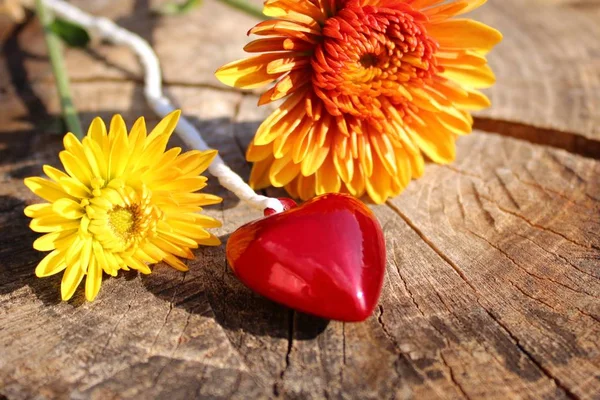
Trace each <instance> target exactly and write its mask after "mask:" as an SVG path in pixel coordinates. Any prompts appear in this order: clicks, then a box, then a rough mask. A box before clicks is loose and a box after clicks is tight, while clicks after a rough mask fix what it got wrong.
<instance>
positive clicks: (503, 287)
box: [0, 0, 600, 399]
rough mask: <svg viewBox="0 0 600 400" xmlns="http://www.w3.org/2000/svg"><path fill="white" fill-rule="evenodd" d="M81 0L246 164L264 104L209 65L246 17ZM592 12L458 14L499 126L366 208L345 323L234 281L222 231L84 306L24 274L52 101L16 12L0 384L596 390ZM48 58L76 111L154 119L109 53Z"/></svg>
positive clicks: (22, 390) (0, 266)
mask: <svg viewBox="0 0 600 400" xmlns="http://www.w3.org/2000/svg"><path fill="white" fill-rule="evenodd" d="M79 3H80V4H84V5H85V7H87V8H88V9H89V10H91V11H94V12H97V13H101V14H103V15H107V16H110V17H112V18H115V19H117V20H118V21H119V22H121V23H123V24H125V25H126V26H128V27H130V28H132V29H134V30H136V31H138V32H139V33H140V34H142V35H144V36H145V37H146V38H148V39H150V40H152V41H153V43H154V45H155V46H156V48H157V49H158V52H159V55H160V57H161V60H162V64H163V67H164V69H165V80H166V82H167V90H168V94H169V96H171V97H172V98H173V99H174V100H175V101H176V102H177V103H178V104H179V105H180V106H181V107H182V109H183V110H184V112H185V114H186V115H187V116H188V117H190V118H191V119H192V121H193V122H194V123H195V124H196V125H197V126H198V127H199V128H200V129H201V130H202V131H203V132H204V133H205V134H206V136H207V139H208V141H209V142H210V144H211V145H213V146H214V147H216V148H218V149H219V150H220V151H221V154H222V156H223V157H224V158H225V159H226V161H227V162H228V163H230V164H231V166H232V167H233V168H234V169H235V170H236V171H238V172H239V173H241V174H242V176H245V177H247V175H248V173H249V166H248V165H247V164H246V162H245V160H244V157H243V151H244V148H245V146H246V145H247V143H248V142H249V140H250V138H251V136H252V134H253V132H254V130H255V129H256V127H257V124H258V122H259V121H260V120H261V119H262V118H263V117H264V116H265V115H266V114H267V113H268V110H266V109H257V108H256V106H255V103H256V97H255V96H254V95H253V94H241V93H238V92H235V91H230V90H226V89H224V88H222V87H221V86H219V85H218V84H217V83H216V81H215V80H214V79H213V78H212V72H213V71H214V69H215V68H216V67H218V66H219V65H220V64H221V63H223V62H225V61H229V60H231V59H234V58H236V57H237V56H241V55H242V53H241V50H240V48H241V45H242V44H243V43H244V41H245V40H246V39H245V37H243V36H242V34H243V32H244V31H245V30H246V29H247V28H248V27H249V26H250V25H251V24H252V23H253V20H252V19H251V18H249V17H247V16H244V15H240V14H238V13H236V12H234V11H230V10H228V9H227V8H225V7H224V6H223V5H221V4H218V3H215V2H213V1H209V0H207V1H206V4H205V5H204V6H203V7H202V8H200V9H198V10H197V11H194V12H193V13H191V14H189V15H186V16H184V17H171V18H151V17H150V14H149V12H148V7H149V6H151V5H152V4H154V3H152V4H148V2H147V1H141V0H140V1H135V2H133V1H108V0H102V1H94V2H84V1H79ZM599 10H600V6H599V5H598V3H597V2H594V1H578V2H566V1H565V2H559V1H539V2H536V1H533V0H530V1H519V0H511V1H490V2H488V6H486V7H484V8H483V9H482V10H481V11H479V12H478V17H479V18H480V19H482V20H485V21H487V22H489V23H492V24H493V25H495V26H496V27H499V28H500V29H502V30H503V31H504V34H505V37H506V39H505V42H504V43H503V44H502V45H501V46H500V47H499V49H498V51H497V52H496V53H493V54H492V57H491V62H492V64H493V65H494V67H495V69H496V70H497V72H498V77H499V83H498V85H497V86H496V87H495V88H494V89H493V90H492V91H491V96H492V98H493V100H494V101H495V106H494V107H493V108H492V109H490V110H489V111H485V112H483V113H481V115H480V118H479V120H478V123H479V124H480V126H481V127H482V128H483V129H485V130H492V131H493V130H496V131H497V133H500V134H501V135H498V134H496V133H484V132H481V131H476V132H475V133H473V135H471V136H469V137H465V138H461V139H460V140H459V142H458V143H459V144H458V158H457V161H456V162H455V163H454V164H452V165H450V166H446V167H442V166H436V165H429V166H428V167H427V170H426V173H425V176H424V177H423V178H422V179H420V180H418V181H414V182H412V183H411V184H410V186H409V187H408V189H407V190H406V191H405V192H404V193H403V194H402V195H400V196H398V197H397V198H395V199H393V200H391V201H389V202H388V204H386V205H383V206H378V207H373V209H374V210H375V212H376V214H377V215H378V217H379V219H380V220H381V222H382V226H383V228H384V230H385V235H386V241H387V246H388V265H387V274H386V280H385V287H384V290H383V294H382V298H381V303H380V305H379V307H378V310H377V311H376V313H375V315H373V316H372V317H371V318H370V319H368V320H367V321H366V322H364V323H360V324H344V323H339V322H333V321H332V322H329V321H324V320H320V319H316V318H313V317H310V316H307V315H303V314H298V313H295V312H293V311H290V310H288V309H286V308H284V307H281V306H278V305H276V304H273V303H272V302H270V301H268V300H265V299H264V298H261V297H259V296H257V295H254V294H253V293H252V292H250V291H249V290H248V289H246V288H245V287H244V286H243V285H242V284H240V283H239V282H238V281H237V280H236V279H235V277H234V276H233V275H232V274H231V272H230V271H229V269H228V267H227V265H226V262H225V257H224V246H221V247H218V248H204V249H200V250H198V251H197V252H196V254H197V257H196V259H195V260H193V261H191V262H190V263H189V265H190V271H189V272H188V273H185V274H183V273H179V272H176V271H174V270H172V269H170V268H168V267H165V266H162V265H159V266H157V267H156V268H155V270H154V273H152V274H151V275H149V276H139V275H137V274H133V273H130V274H121V275H120V276H119V277H117V278H108V279H106V280H105V282H104V284H103V286H102V290H101V292H100V295H99V296H98V299H97V300H96V301H95V302H93V303H86V302H85V301H84V299H83V293H82V292H81V291H78V292H77V293H76V295H75V297H74V299H73V300H72V301H70V302H68V303H63V302H61V301H60V298H59V285H60V277H54V278H46V279H38V278H35V276H34V274H33V271H34V268H35V265H36V263H37V262H38V261H39V260H40V259H41V257H42V254H40V253H37V252H35V251H34V250H33V249H32V248H31V243H32V242H33V240H34V239H35V237H36V235H35V234H34V233H32V232H30V231H29V230H28V228H27V223H28V221H27V218H25V217H24V216H23V213H22V210H23V207H24V206H25V205H26V204H30V203H33V202H36V201H37V200H36V199H35V198H34V196H32V195H31V194H30V193H28V191H27V190H26V189H25V188H24V186H23V185H22V179H23V178H24V177H26V176H29V175H35V174H40V173H41V166H42V165H43V164H44V163H51V164H55V165H56V164H57V162H58V160H57V153H58V151H59V149H60V140H61V135H57V133H60V130H61V129H62V128H60V124H59V123H58V121H57V113H58V104H57V100H56V96H55V91H54V88H53V87H52V80H51V75H50V70H49V66H48V64H47V61H46V58H45V50H44V46H43V40H42V36H41V35H40V30H39V27H38V25H37V24H36V22H35V21H34V20H30V21H29V22H27V23H26V24H24V25H22V26H19V27H16V28H14V29H13V30H12V31H11V33H10V34H8V35H7V39H6V41H5V43H4V44H3V52H4V54H3V55H2V59H1V60H0V62H1V65H0V110H1V111H0V132H1V133H0V394H1V395H4V396H6V397H8V398H10V399H23V398H32V397H35V398H85V399H87V398H92V399H106V398H140V399H146V398H169V399H179V398H182V399H183V398H192V397H208V398H273V397H285V398H374V399H385V398H399V399H404V398H422V399H430V398H473V399H479V398H498V399H507V398H530V399H539V398H582V399H592V398H600V349H599V346H600V302H599V299H600V162H599V161H597V159H600V146H599V143H600V132H599V131H598V128H597V126H598V122H600V121H599V120H598V115H599V114H598V109H599V108H600V107H599V98H598V93H600V91H599V90H598V79H599V76H600V60H599V57H600V44H599V43H598V42H597V38H598V37H599V36H600V35H598V26H597V23H594V21H596V22H597V20H598V18H597V17H598V15H599V14H600V11H599ZM225 12H227V18H216V17H215V15H223V14H224V13H225ZM173 43H177V46H175V45H174V44H173ZM67 53H68V59H67V61H68V64H69V68H70V73H71V75H72V76H73V81H74V83H73V92H74V96H75V104H76V105H77V106H78V108H79V110H80V111H81V113H82V116H83V119H84V123H85V124H87V123H89V121H90V120H91V118H93V117H94V116H96V115H101V116H103V117H106V118H108V117H110V116H111V115H112V114H114V113H117V112H118V113H121V114H123V115H124V117H125V119H126V121H127V122H128V123H132V122H133V120H134V119H135V118H136V117H137V116H140V115H145V116H146V117H148V120H149V124H150V125H151V124H153V123H155V122H156V118H155V117H154V116H153V114H152V113H151V111H150V110H149V109H148V107H147V106H146V105H145V102H144V99H143V96H142V92H141V86H140V82H139V67H138V66H137V64H136V60H135V59H134V58H133V56H131V55H130V54H129V52H128V51H127V50H125V49H122V48H117V47H112V46H108V45H105V44H101V43H97V44H94V46H93V47H92V48H91V49H90V50H89V51H81V50H69V51H68V52H67ZM107 60H108V61H107ZM505 136H514V137H516V138H507V137H505ZM528 141H533V142H536V143H542V144H546V145H550V146H553V147H560V148H562V149H554V148H551V147H548V146H541V145H536V144H531V143H529V142H528ZM582 146H583V147H582ZM567 150H568V151H567ZM573 153H577V154H573ZM578 154H584V155H586V156H587V157H582V156H581V155H578ZM209 190H210V191H212V192H214V193H217V194H219V195H222V196H223V197H224V198H225V202H224V203H223V204H222V205H220V206H217V207H213V208H211V209H210V211H209V213H210V214H211V215H213V216H216V217H217V218H219V219H221V220H223V222H224V225H223V227H222V228H220V229H219V230H218V234H219V235H220V236H221V237H222V238H223V239H224V241H225V240H226V239H227V235H228V234H229V233H231V232H232V231H233V230H234V229H235V228H236V227H237V226H239V225H240V224H242V223H243V222H246V221H248V220H251V219H254V218H257V217H258V216H259V214H258V213H257V212H255V211H253V210H250V209H249V208H248V207H247V206H246V205H245V204H241V203H239V202H238V201H237V200H236V199H235V198H234V197H233V196H232V195H230V194H228V193H227V192H226V191H224V190H223V189H222V188H220V187H218V186H217V185H215V184H214V182H213V183H212V184H211V186H210V189H209ZM0 397H1V396H0Z"/></svg>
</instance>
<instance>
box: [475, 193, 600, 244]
mask: <svg viewBox="0 0 600 400" xmlns="http://www.w3.org/2000/svg"><path fill="white" fill-rule="evenodd" d="M480 195H481V194H480ZM481 197H482V198H484V199H486V200H487V201H489V202H491V203H494V204H495V206H496V208H497V209H498V210H500V211H502V212H504V213H506V214H510V215H512V216H514V217H517V218H519V219H521V220H523V221H525V222H526V223H527V225H529V226H531V227H533V228H536V229H538V230H541V231H544V232H550V233H553V234H555V235H557V236H560V237H562V238H563V239H565V240H566V241H567V242H569V243H572V244H574V245H576V246H579V247H583V248H587V249H595V250H600V246H598V245H595V244H592V243H579V242H577V241H576V240H573V239H571V238H570V237H568V236H567V235H565V234H564V233H561V232H558V231H556V230H554V229H552V228H548V227H546V226H543V225H540V224H537V223H535V222H533V221H530V220H529V219H528V218H527V217H525V216H524V215H521V214H519V213H516V212H514V211H512V210H509V209H507V208H505V207H502V206H501V205H500V204H498V203H497V202H496V201H494V199H493V198H491V197H488V196H485V195H481Z"/></svg>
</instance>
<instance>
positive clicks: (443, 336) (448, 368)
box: [379, 252, 470, 399]
mask: <svg viewBox="0 0 600 400" xmlns="http://www.w3.org/2000/svg"><path fill="white" fill-rule="evenodd" d="M393 254H394V258H393V259H392V263H393V264H394V266H395V267H396V271H397V272H398V276H399V277H400V280H401V281H402V283H403V285H404V290H406V292H407V293H408V295H409V297H410V300H411V302H412V303H413V305H414V306H415V308H416V309H417V311H419V313H420V314H421V316H422V317H423V318H427V317H426V316H425V313H424V312H423V310H421V307H420V306H419V304H418V303H417V301H416V300H415V297H414V294H413V292H412V291H411V290H410V289H409V287H408V283H407V282H406V280H405V279H404V276H402V273H401V272H400V266H399V265H398V262H397V260H396V258H395V255H396V253H395V252H394V253H393ZM435 293H436V295H437V296H438V298H439V299H440V301H441V302H442V303H443V304H444V307H445V308H446V309H447V310H448V312H449V313H450V314H452V315H454V313H453V312H452V311H451V310H450V309H449V308H448V306H447V305H446V304H445V303H444V301H443V300H442V298H441V296H440V295H439V293H437V291H435ZM382 317H383V306H381V314H380V315H379V318H380V319H381V318H382ZM455 317H456V316H455ZM381 324H382V327H383V321H381ZM429 326H430V327H432V328H433V329H434V330H435V331H436V332H437V333H438V334H439V335H440V337H441V338H442V339H443V341H444V343H445V346H446V347H447V348H449V347H450V342H449V341H448V338H446V336H445V335H444V334H443V333H442V332H441V331H440V330H439V328H438V327H436V326H435V325H434V324H432V323H429ZM443 351H444V349H440V350H439V351H438V354H439V355H440V359H441V361H442V363H443V364H444V366H445V367H446V370H447V371H448V375H449V377H450V381H451V382H452V384H453V385H454V386H455V387H456V388H457V389H458V391H459V392H460V393H461V394H462V395H463V397H464V398H466V399H470V397H469V395H468V394H467V393H466V392H465V389H464V388H463V387H462V385H461V384H460V383H459V382H458V381H457V380H456V377H455V374H454V371H453V370H452V367H450V365H449V364H448V362H447V361H446V358H445V357H444V354H443Z"/></svg>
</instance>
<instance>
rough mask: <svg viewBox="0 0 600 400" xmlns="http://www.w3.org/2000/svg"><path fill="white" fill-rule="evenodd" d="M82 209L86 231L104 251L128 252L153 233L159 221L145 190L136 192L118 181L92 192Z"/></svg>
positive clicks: (140, 189)
mask: <svg viewBox="0 0 600 400" xmlns="http://www.w3.org/2000/svg"><path fill="white" fill-rule="evenodd" d="M94 190H95V191H96V192H97V193H96V194H95V195H94V198H93V199H91V200H90V201H89V202H88V203H89V204H88V205H86V206H85V208H86V214H87V217H88V218H89V231H90V233H91V234H92V235H93V236H94V238H95V239H96V240H97V241H98V242H100V244H101V245H102V247H103V248H104V250H108V251H111V252H113V253H119V252H127V251H129V250H130V249H133V248H135V247H136V246H137V245H139V244H140V243H142V242H143V241H145V240H147V239H149V238H151V237H153V236H154V235H155V234H156V226H157V224H158V221H159V220H160V219H161V218H162V213H161V211H160V209H159V208H158V207H156V206H155V205H154V204H153V203H152V193H151V192H150V191H149V190H147V188H146V187H142V188H138V189H137V190H136V189H134V188H132V187H131V186H128V185H125V184H122V183H120V182H112V183H110V184H109V185H107V186H105V187H98V188H95V189H94Z"/></svg>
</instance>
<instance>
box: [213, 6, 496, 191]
mask: <svg viewBox="0 0 600 400" xmlns="http://www.w3.org/2000/svg"><path fill="white" fill-rule="evenodd" d="M483 3H485V0H310V1H308V0H307V1H291V0H267V1H266V2H265V7H264V11H263V12H264V14H265V15H267V16H270V17H274V18H275V19H272V20H268V21H264V22H261V23H259V24H258V25H256V26H255V27H254V28H252V29H251V30H250V33H253V34H256V35H259V36H266V37H265V38H261V39H258V40H254V41H253V42H250V43H249V44H248V45H247V46H246V47H245V50H246V51H247V52H250V53H255V52H264V54H261V55H258V56H255V57H252V58H249V59H245V60H241V61H236V62H233V63H230V64H227V65H225V66H223V67H221V68H220V69H219V70H218V71H217V72H216V76H217V78H218V79H219V80H221V82H223V83H225V84H227V85H230V86H235V87H239V88H245V89H251V88H256V87H260V86H263V85H266V84H269V83H272V82H275V85H274V86H273V87H271V88H270V89H269V90H268V91H266V92H265V93H264V94H263V95H262V96H261V98H260V100H259V105H261V104H265V103H269V102H272V101H275V100H279V99H283V98H285V101H284V102H283V103H282V104H281V105H280V106H279V108H277V109H276V110H275V111H274V112H273V114H271V115H270V116H269V117H268V118H267V119H266V120H265V121H264V122H263V123H262V124H261V126H260V127H259V128H258V131H257V132H256V136H255V137H254V140H253V142H252V143H251V144H250V147H249V148H248V152H247V159H248V160H249V161H252V162H254V163H255V164H254V166H253V169H252V174H251V177H250V183H251V184H252V185H253V186H254V187H256V188H263V187H265V186H268V185H273V186H277V187H285V188H286V189H287V191H288V192H289V193H290V194H291V195H292V196H296V197H300V198H302V199H308V198H311V197H313V196H314V195H315V194H317V195H318V194H322V193H326V192H346V193H350V194H352V195H354V196H357V197H358V196H362V195H363V194H365V193H366V194H368V195H369V196H370V198H371V199H372V200H373V201H374V202H376V203H382V202H384V201H385V200H386V199H387V198H388V197H389V196H394V195H397V194H398V193H400V192H401V191H402V190H403V189H404V188H405V187H406V185H407V184H408V182H409V181H410V179H411V178H417V177H419V176H421V175H422V173H423V167H424V159H423V155H425V156H427V157H428V158H429V159H431V160H433V161H435V162H438V163H449V162H451V161H452V160H453V159H454V158H455V139H456V137H457V135H464V134H467V133H469V132H470V131H471V127H472V124H473V120H472V118H471V115H470V113H469V111H471V110H479V109H482V108H485V107H488V106H489V105H490V102H489V100H488V99H487V97H486V96H484V95H483V94H482V93H481V92H479V91H478V90H477V89H481V88H485V87H489V86H491V85H492V84H493V83H494V74H493V73H492V71H491V69H490V68H489V66H488V64H487V61H486V58H485V55H486V53H487V52H489V51H490V50H491V49H492V47H494V45H495V44H497V43H498V42H499V41H500V40H501V38H502V35H501V34H500V33H499V32H498V31H496V30H494V29H492V28H490V27H488V26H486V25H484V24H481V23H479V22H475V21H473V20H469V19H458V18H454V17H455V16H458V15H461V14H464V13H466V12H469V11H471V10H473V9H475V8H477V7H479V6H481V5H482V4H483Z"/></svg>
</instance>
